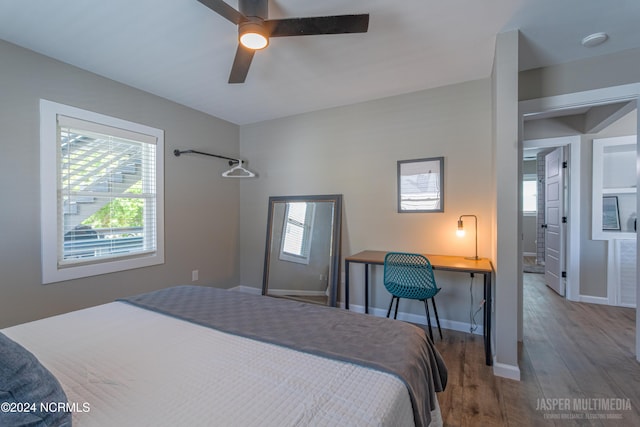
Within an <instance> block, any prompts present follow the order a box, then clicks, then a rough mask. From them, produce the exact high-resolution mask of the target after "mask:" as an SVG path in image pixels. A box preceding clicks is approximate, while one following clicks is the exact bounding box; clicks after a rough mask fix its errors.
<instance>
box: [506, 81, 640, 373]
mask: <svg viewBox="0 0 640 427" xmlns="http://www.w3.org/2000/svg"><path fill="white" fill-rule="evenodd" d="M624 101H635V102H636V107H640V83H631V84H626V85H620V86H613V87H608V88H601V89H593V90H587V91H584V92H576V93H569V94H564V95H556V96H550V97H545V98H537V99H531V100H527V101H520V102H519V103H518V116H519V120H518V126H519V132H518V135H519V141H518V143H519V145H520V146H522V135H523V132H522V126H523V123H524V120H523V119H524V117H525V116H528V115H535V114H539V113H543V112H550V111H562V110H566V109H570V108H575V107H587V106H594V105H602V104H609V103H616V102H624ZM636 111H637V113H636V114H637V115H638V119H639V120H638V127H639V128H640V108H637V109H636ZM639 130H640V129H639ZM637 134H638V135H640V131H639V132H638V133H637ZM637 156H638V162H640V151H639V152H638V154H637ZM637 183H638V184H639V185H640V171H639V172H638V181H637ZM637 204H638V208H640V197H638V198H637ZM638 211H639V212H640V209H638ZM519 228H520V230H519V232H520V233H522V224H521V221H520V225H519ZM636 241H637V244H638V245H639V247H640V239H637V240H636ZM637 252H638V258H640V250H638V251H637ZM638 260H640V259H638ZM638 260H637V261H638ZM637 261H636V262H637ZM518 282H519V286H520V289H519V294H520V298H519V303H518V318H519V319H522V297H521V295H522V280H519V281H518ZM636 289H637V291H636V292H637V293H638V294H640V275H639V276H636ZM518 323H519V329H520V330H519V331H518V334H519V336H522V321H519V322H518ZM636 360H638V361H640V304H638V305H637V307H636Z"/></svg>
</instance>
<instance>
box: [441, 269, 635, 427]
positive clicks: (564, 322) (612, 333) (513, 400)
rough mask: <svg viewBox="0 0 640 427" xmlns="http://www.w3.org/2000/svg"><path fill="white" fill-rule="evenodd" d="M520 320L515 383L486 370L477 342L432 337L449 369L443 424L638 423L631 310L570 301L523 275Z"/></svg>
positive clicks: (454, 335) (457, 335)
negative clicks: (607, 407)
mask: <svg viewBox="0 0 640 427" xmlns="http://www.w3.org/2000/svg"><path fill="white" fill-rule="evenodd" d="M523 317H524V342H523V343H522V344H521V345H520V370H521V381H520V382H517V381H512V380H507V379H504V378H499V377H495V376H493V372H492V369H491V367H488V366H484V364H483V363H482V339H481V337H479V336H471V335H469V334H465V333H461V332H455V331H449V330H447V331H444V335H445V338H444V340H443V341H440V340H437V339H436V343H435V344H436V347H437V348H438V349H439V350H440V352H441V353H442V355H443V357H444V359H445V362H446V363H447V366H448V368H449V384H448V385H447V390H446V391H445V392H443V393H440V394H439V396H438V399H439V401H440V405H441V409H442V414H443V418H444V421H445V426H479V425H482V426H540V425H548V426H578V425H579V426H637V425H640V363H638V362H637V361H636V359H635V309H630V308H621V307H609V306H602V305H594V304H584V303H575V302H570V301H567V300H566V299H564V298H561V297H559V296H558V295H557V294H555V293H554V292H553V291H552V290H551V289H549V288H548V287H547V286H546V285H545V284H544V275H542V274H524V313H523ZM554 399H555V400H554ZM554 404H555V405H557V406H556V409H555V410H554V409H552V408H550V407H549V406H550V405H554ZM603 404H606V405H609V404H613V405H618V406H619V407H620V409H618V408H616V407H614V408H613V409H610V410H604V409H602V405H603ZM560 405H563V407H562V408H560V407H559V406H560Z"/></svg>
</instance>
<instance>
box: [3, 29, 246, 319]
mask: <svg viewBox="0 0 640 427" xmlns="http://www.w3.org/2000/svg"><path fill="white" fill-rule="evenodd" d="M0 58H1V60H0V94H1V95H0V129H2V142H1V143H0V144H1V146H2V155H1V156H0V197H1V199H2V209H1V210H0V328H2V327H7V326H11V325H14V324H17V323H21V322H26V321H30V320H34V319H38V318H42V317H46V316H49V315H54V314H58V313H63V312H67V311H70V310H75V309H79V308H83V307H88V306H92V305H97V304H101V303H105V302H109V301H113V300H114V299H115V298H118V297H122V296H125V295H132V294H137V293H140V292H145V291H149V290H153V289H159V288H164V287H167V286H171V285H176V284H184V283H191V271H192V270H195V269H198V270H199V275H200V280H199V281H198V282H197V283H198V284H209V285H213V286H218V287H231V286H235V285H237V284H238V278H239V270H238V269H239V250H238V218H239V213H238V211H239V183H238V182H237V180H223V179H222V178H221V177H220V173H221V172H223V171H224V170H225V168H228V167H227V165H226V163H225V162H224V161H221V160H218V159H210V158H202V157H190V156H182V157H179V158H176V157H174V156H173V154H172V152H173V150H174V149H175V148H180V149H186V148H195V149H202V150H209V151H211V152H216V153H219V154H226V155H232V154H233V155H237V154H238V151H239V129H238V126H236V125H233V124H230V123H228V122H225V121H222V120H219V119H216V118H214V117H211V116H208V115H205V114H202V113H199V112H196V111H194V110H191V109H189V108H186V107H184V106H181V105H178V104H175V103H172V102H169V101H167V100H164V99H162V98H159V97H156V96H153V95H150V94H148V93H145V92H142V91H139V90H136V89H132V88H130V87H127V86H124V85H122V84H119V83H116V82H114V81H111V80H108V79H105V78H102V77H99V76H97V75H95V74H92V73H89V72H86V71H83V70H80V69H78V68H74V67H71V66H69V65H66V64H64V63H61V62H58V61H54V60H52V59H50V58H47V57H44V56H42V55H39V54H37V53H34V52H31V51H28V50H25V49H23V48H20V47H17V46H15V45H12V44H9V43H6V42H3V41H0ZM40 98H45V99H49V100H51V101H55V102H60V103H63V104H67V105H72V106H75V107H79V108H83V109H87V110H91V111H95V112H98V113H102V114H107V115H111V116H114V117H119V118H123V119H126V120H130V121H133V122H138V123H142V124H145V125H149V126H153V127H157V128H160V129H164V130H165V248H166V250H165V259H166V262H165V264H164V265H160V266H154V267H149V268H143V269H137V270H130V271H126V272H120V273H113V274H107V275H102V276H95V277H91V278H87V279H78V280H73V281H68V282H60V283H54V284H50V285H42V284H41V271H40V234H39V233H40V214H39V209H40V207H39V200H40V199H39V179H40V178H39V154H38V153H39V113H38V111H39V110H38V108H39V107H38V103H39V99H40Z"/></svg>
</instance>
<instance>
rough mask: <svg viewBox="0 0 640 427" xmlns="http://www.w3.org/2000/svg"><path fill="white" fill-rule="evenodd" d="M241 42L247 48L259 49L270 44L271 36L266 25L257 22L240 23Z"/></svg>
mask: <svg viewBox="0 0 640 427" xmlns="http://www.w3.org/2000/svg"><path fill="white" fill-rule="evenodd" d="M239 32H240V44H242V46H244V47H246V48H247V49H253V50H259V49H264V48H265V47H267V46H268V45H269V37H268V34H267V32H266V31H265V28H264V26H262V25H260V24H259V23H256V22H247V23H244V24H241V25H240V29H239Z"/></svg>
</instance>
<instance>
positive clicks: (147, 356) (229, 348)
mask: <svg viewBox="0 0 640 427" xmlns="http://www.w3.org/2000/svg"><path fill="white" fill-rule="evenodd" d="M3 333H5V334H6V335H7V336H9V337H10V338H12V339H14V340H15V341H17V342H19V343H20V344H22V345H23V346H24V347H26V348H27V349H28V350H30V351H31V352H32V353H34V354H35V355H36V356H37V357H38V359H39V360H40V361H41V362H42V363H43V365H45V366H46V367H47V368H48V369H49V370H51V372H52V373H53V374H54V375H55V376H56V377H57V378H58V380H59V381H60V383H61V384H62V387H63V388H64V390H65V392H66V394H67V397H68V399H69V402H72V403H74V402H75V403H77V404H78V405H77V407H78V408H79V409H80V410H78V411H77V412H74V414H73V421H74V425H75V426H80V427H82V426H116V425H117V426H176V425H184V426H186V425H188V426H218V425H219V426H243V427H244V426H278V427H282V426H336V425H340V426H413V413H412V410H411V402H410V399H409V394H408V392H407V389H406V387H405V385H404V384H403V382H402V381H400V380H399V379H398V378H396V377H395V376H393V375H390V374H387V373H383V372H379V371H376V370H373V369H369V368H364V367H361V366H358V365H355V364H352V363H346V362H341V361H335V360H331V359H327V358H323V357H319V356H315V355H311V354H307V353H302V352H298V351H295V350H291V349H287V348H284V347H280V346H276V345H272V344H267V343H263V342H258V341H254V340H251V339H247V338H243V337H238V336H234V335H230V334H226V333H223V332H219V331H217V330H213V329H210V328H206V327H203V326H199V325H196V324H192V323H189V322H185V321H182V320H178V319H174V318H172V317H169V316H165V315H162V314H158V313H155V312H152V311H148V310H144V309H141V308H137V307H135V306H132V305H129V304H126V303H122V302H113V303H109V304H105V305H101V306H98V307H93V308H90V309H85V310H80V311H76V312H72V313H67V314H63V315H60V316H55V317H51V318H48V319H43V320H39V321H35V322H31V323H26V324H23V325H18V326H14V327H11V328H7V329H5V330H3ZM86 404H88V408H89V411H88V412H83V410H85V409H86V408H87V405H86ZM441 424H442V417H441V416H440V413H439V410H436V411H433V413H432V423H431V425H441Z"/></svg>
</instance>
